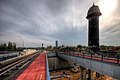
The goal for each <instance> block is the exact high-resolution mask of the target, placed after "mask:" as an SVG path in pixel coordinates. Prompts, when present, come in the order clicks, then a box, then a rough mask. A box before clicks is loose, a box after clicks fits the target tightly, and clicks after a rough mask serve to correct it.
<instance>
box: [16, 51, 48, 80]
mask: <svg viewBox="0 0 120 80" xmlns="http://www.w3.org/2000/svg"><path fill="white" fill-rule="evenodd" d="M16 80H46V52H42V53H41V54H40V55H39V56H38V57H37V58H36V59H35V60H34V61H33V62H32V63H31V64H30V65H29V66H28V67H27V68H26V69H25V70H24V71H23V72H22V73H21V74H20V75H19V76H18V77H17V78H16Z"/></svg>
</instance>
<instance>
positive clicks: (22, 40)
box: [17, 36, 24, 48]
mask: <svg viewBox="0 0 120 80" xmlns="http://www.w3.org/2000/svg"><path fill="white" fill-rule="evenodd" d="M17 37H18V38H20V39H21V41H22V45H23V48H24V41H23V38H22V37H20V36H17Z"/></svg>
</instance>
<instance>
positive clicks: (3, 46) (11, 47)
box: [0, 42, 16, 51]
mask: <svg viewBox="0 0 120 80" xmlns="http://www.w3.org/2000/svg"><path fill="white" fill-rule="evenodd" d="M6 50H8V51H14V50H16V43H12V42H8V44H6V43H3V44H0V51H6Z"/></svg>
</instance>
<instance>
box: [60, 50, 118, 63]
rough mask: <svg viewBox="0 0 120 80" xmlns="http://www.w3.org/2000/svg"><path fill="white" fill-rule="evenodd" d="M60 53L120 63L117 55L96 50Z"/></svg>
mask: <svg viewBox="0 0 120 80" xmlns="http://www.w3.org/2000/svg"><path fill="white" fill-rule="evenodd" d="M59 53H62V54H66V55H70V56H76V57H82V58H88V59H93V60H99V61H104V62H110V63H115V64H120V57H119V55H108V54H107V55H106V54H104V53H98V52H96V53H95V52H94V53H93V52H81V53H80V52H72V51H69V52H68V51H67V52H59Z"/></svg>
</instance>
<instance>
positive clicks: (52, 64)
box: [48, 57, 74, 70]
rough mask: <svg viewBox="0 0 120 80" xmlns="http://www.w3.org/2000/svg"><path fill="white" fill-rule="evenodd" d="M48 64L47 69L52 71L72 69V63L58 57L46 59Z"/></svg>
mask: <svg viewBox="0 0 120 80" xmlns="http://www.w3.org/2000/svg"><path fill="white" fill-rule="evenodd" d="M48 64H49V69H50V70H54V69H61V68H68V67H73V66H74V63H73V62H70V61H67V60H63V59H60V58H58V57H50V58H48Z"/></svg>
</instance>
